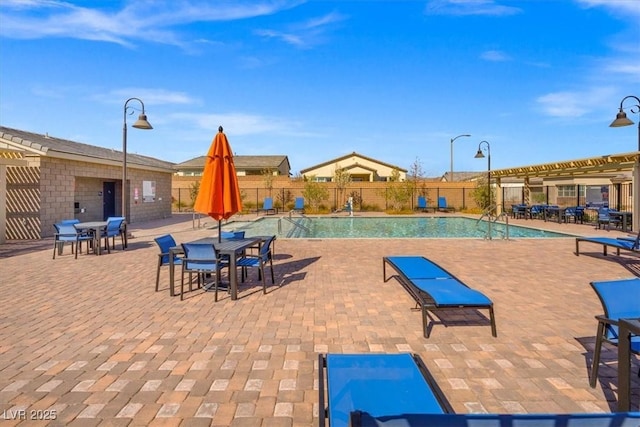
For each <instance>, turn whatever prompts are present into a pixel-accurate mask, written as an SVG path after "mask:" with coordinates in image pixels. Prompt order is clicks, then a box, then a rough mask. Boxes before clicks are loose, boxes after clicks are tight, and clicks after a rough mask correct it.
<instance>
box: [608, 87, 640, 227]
mask: <svg viewBox="0 0 640 427" xmlns="http://www.w3.org/2000/svg"><path fill="white" fill-rule="evenodd" d="M627 99H633V100H635V102H637V104H635V105H633V106H632V107H631V108H629V111H631V112H632V113H635V114H640V98H638V97H637V96H634V95H629V96H625V97H624V98H622V101H620V109H619V111H618V114H616V119H615V120H614V121H612V122H611V124H610V125H609V126H610V127H612V128H618V127H622V126H631V125H632V124H633V121H631V120H629V119H628V118H627V113H625V112H624V107H623V104H624V101H626V100H627ZM634 107H635V109H634ZM638 152H639V153H638V158H637V161H636V164H635V165H634V167H633V184H632V185H633V192H634V193H635V194H634V195H633V230H634V231H638V230H640V120H638Z"/></svg>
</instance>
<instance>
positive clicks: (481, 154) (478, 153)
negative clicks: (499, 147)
mask: <svg viewBox="0 0 640 427" xmlns="http://www.w3.org/2000/svg"><path fill="white" fill-rule="evenodd" d="M473 157H474V158H476V159H484V153H483V152H482V150H481V149H480V147H478V152H477V153H476V155H475V156H473Z"/></svg>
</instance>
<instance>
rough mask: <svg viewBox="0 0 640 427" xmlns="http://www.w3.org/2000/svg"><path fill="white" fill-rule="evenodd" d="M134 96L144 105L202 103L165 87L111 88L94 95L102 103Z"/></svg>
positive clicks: (121, 100) (119, 100)
mask: <svg viewBox="0 0 640 427" xmlns="http://www.w3.org/2000/svg"><path fill="white" fill-rule="evenodd" d="M131 97H136V98H139V99H141V100H142V101H143V102H144V103H145V105H191V104H198V105H200V104H202V102H201V101H200V100H199V99H195V98H192V97H190V96H189V95H187V94H186V93H184V92H177V91H169V90H166V89H150V88H133V87H132V88H122V89H116V90H112V91H110V92H108V93H105V94H99V95H95V96H94V99H97V100H99V101H101V102H104V103H119V104H124V102H125V101H126V100H127V99H129V98H131Z"/></svg>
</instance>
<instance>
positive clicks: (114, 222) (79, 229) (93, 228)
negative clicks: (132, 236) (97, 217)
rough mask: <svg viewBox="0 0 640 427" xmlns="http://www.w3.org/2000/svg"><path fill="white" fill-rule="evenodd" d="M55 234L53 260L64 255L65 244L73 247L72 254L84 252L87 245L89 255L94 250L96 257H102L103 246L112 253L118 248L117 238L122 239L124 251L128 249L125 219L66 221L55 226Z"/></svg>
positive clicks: (76, 255)
mask: <svg viewBox="0 0 640 427" xmlns="http://www.w3.org/2000/svg"><path fill="white" fill-rule="evenodd" d="M53 226H54V228H55V233H54V236H53V259H55V258H56V254H58V255H62V252H63V250H64V245H65V243H69V244H70V245H71V253H73V254H75V258H76V259H77V258H78V254H79V253H81V252H82V244H83V243H86V244H87V245H86V248H87V249H86V251H87V254H88V253H89V250H92V251H93V253H94V254H96V255H102V248H103V246H102V244H101V241H104V249H106V250H107V252H108V253H111V249H112V248H115V246H116V237H120V241H121V243H122V249H123V250H124V249H126V247H127V223H126V221H125V218H124V217H109V218H107V219H106V220H105V221H87V222H81V221H80V220H79V219H66V220H62V221H60V222H57V223H56V224H54V225H53Z"/></svg>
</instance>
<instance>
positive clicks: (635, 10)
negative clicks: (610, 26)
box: [576, 0, 640, 19]
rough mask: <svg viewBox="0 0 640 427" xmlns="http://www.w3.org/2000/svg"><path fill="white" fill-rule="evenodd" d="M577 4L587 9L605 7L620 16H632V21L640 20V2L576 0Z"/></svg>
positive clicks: (632, 0)
mask: <svg viewBox="0 0 640 427" xmlns="http://www.w3.org/2000/svg"><path fill="white" fill-rule="evenodd" d="M576 2H577V3H578V4H581V5H583V6H585V7H599V6H600V7H604V8H606V9H608V10H609V11H611V13H612V14H615V15H618V16H627V17H629V15H631V17H632V19H638V18H640V1H638V0H576ZM633 16H635V18H633Z"/></svg>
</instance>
